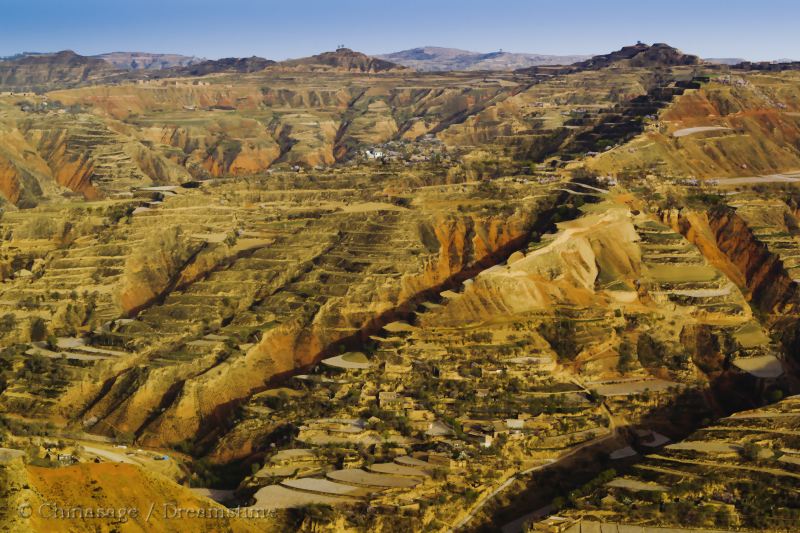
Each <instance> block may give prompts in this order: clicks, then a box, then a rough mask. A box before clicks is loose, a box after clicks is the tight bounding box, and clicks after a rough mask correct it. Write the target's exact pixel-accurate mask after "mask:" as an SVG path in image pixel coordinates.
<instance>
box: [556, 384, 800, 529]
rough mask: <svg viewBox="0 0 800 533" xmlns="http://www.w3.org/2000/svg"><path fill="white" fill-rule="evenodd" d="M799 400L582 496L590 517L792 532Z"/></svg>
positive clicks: (740, 418) (798, 476)
mask: <svg viewBox="0 0 800 533" xmlns="http://www.w3.org/2000/svg"><path fill="white" fill-rule="evenodd" d="M798 416H800V411H798V402H797V398H795V397H792V398H787V399H786V400H784V401H782V402H779V403H776V404H773V405H771V406H769V407H764V408H761V409H756V410H752V411H744V412H741V413H737V414H736V415H733V416H731V417H728V418H724V419H721V420H719V421H718V422H717V423H715V424H714V425H711V426H708V427H706V428H704V429H702V430H700V431H698V432H696V433H694V434H692V435H691V436H690V437H689V438H688V439H687V440H684V441H681V442H678V443H675V444H670V445H668V446H666V447H665V448H664V449H663V450H661V451H659V452H658V453H655V454H652V455H650V456H648V457H647V459H646V460H644V461H643V462H641V463H639V464H637V465H635V466H634V468H633V469H632V470H631V471H630V472H628V473H626V474H625V475H623V476H620V477H617V478H615V479H613V480H611V481H609V482H608V483H606V484H605V486H603V487H601V488H600V489H598V490H596V491H594V492H592V493H591V494H589V495H587V496H585V497H581V498H579V500H578V501H576V505H578V506H579V507H580V508H581V511H576V512H574V513H570V514H571V515H578V516H581V518H583V519H585V520H593V521H602V522H612V523H620V522H621V523H625V524H639V525H645V526H667V527H678V528H680V527H699V528H706V527H717V528H724V529H727V528H732V529H739V528H745V529H747V530H760V531H789V530H792V529H793V528H794V526H795V525H796V524H797V523H798V520H800V517H798V515H797V506H798V504H797V502H796V501H795V498H796V494H797V484H798V481H799V480H800V473H798V471H797V464H798V459H797V457H796V453H797V444H798V443H797V441H796V439H797V438H798V435H799V434H798V432H797V429H796V427H797V421H798Z"/></svg>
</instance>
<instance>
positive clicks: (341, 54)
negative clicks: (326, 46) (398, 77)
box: [277, 48, 406, 73]
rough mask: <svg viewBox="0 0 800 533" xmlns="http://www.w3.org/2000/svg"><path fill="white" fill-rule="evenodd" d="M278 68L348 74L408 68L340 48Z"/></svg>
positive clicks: (287, 63)
mask: <svg viewBox="0 0 800 533" xmlns="http://www.w3.org/2000/svg"><path fill="white" fill-rule="evenodd" d="M277 68H288V69H311V70H315V69H334V70H341V71H347V72H369V73H375V72H385V71H389V70H403V69H405V68H406V67H405V66H403V65H400V64H398V63H395V62H392V61H387V60H385V59H382V58H379V57H377V56H368V55H366V54H363V53H361V52H356V51H354V50H351V49H349V48H339V49H337V50H336V51H334V52H323V53H321V54H317V55H314V56H310V57H303V58H300V59H289V60H287V61H281V62H280V63H278V65H277Z"/></svg>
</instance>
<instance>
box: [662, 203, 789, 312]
mask: <svg viewBox="0 0 800 533" xmlns="http://www.w3.org/2000/svg"><path fill="white" fill-rule="evenodd" d="M662 218H664V220H665V222H667V223H669V224H670V225H671V226H672V227H673V228H674V229H675V230H676V231H679V232H680V233H682V234H683V235H685V236H686V238H687V239H689V240H690V241H692V242H694V243H695V244H697V246H698V247H699V248H700V249H701V250H703V253H704V255H706V257H709V258H710V259H711V260H712V261H714V260H716V261H717V263H718V264H720V265H723V266H724V269H725V270H726V271H727V272H730V275H731V279H733V280H734V281H737V282H738V283H744V287H746V288H747V289H748V291H749V293H750V297H751V299H752V301H753V303H754V304H756V305H757V306H758V308H759V309H761V310H762V311H764V312H766V313H778V314H786V313H792V312H796V311H797V310H798V309H800V288H799V287H798V284H797V283H796V282H794V281H793V280H792V279H791V277H790V276H789V275H788V274H787V272H786V270H785V268H784V266H783V263H782V262H781V260H780V258H779V257H778V256H777V255H775V254H773V253H771V252H770V251H769V249H768V248H767V246H766V245H765V244H764V243H762V242H760V241H759V240H758V239H757V238H756V237H755V236H754V235H753V233H752V230H751V229H750V228H749V227H748V225H747V223H746V222H745V221H744V220H742V218H741V217H739V216H738V215H737V214H736V212H735V211H733V210H731V209H722V208H720V209H713V210H711V211H709V212H705V213H692V212H687V213H682V212H678V211H668V212H665V213H663V215H662ZM710 237H713V240H712V239H710ZM731 266H732V267H734V268H735V269H736V271H731V268H730V267H731ZM721 268H722V267H721Z"/></svg>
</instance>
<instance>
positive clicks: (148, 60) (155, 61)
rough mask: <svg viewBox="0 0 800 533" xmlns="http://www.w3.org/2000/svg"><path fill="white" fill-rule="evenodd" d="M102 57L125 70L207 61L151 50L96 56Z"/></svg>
mask: <svg viewBox="0 0 800 533" xmlns="http://www.w3.org/2000/svg"><path fill="white" fill-rule="evenodd" d="M90 57H94V58H97V59H102V60H104V61H106V62H108V63H110V64H111V65H113V66H114V67H115V68H118V69H123V70H161V69H165V68H172V67H186V66H189V65H194V64H196V63H201V62H203V61H206V59H205V58H202V57H197V56H185V55H181V54H153V53H149V52H109V53H107V54H97V55H94V56H90Z"/></svg>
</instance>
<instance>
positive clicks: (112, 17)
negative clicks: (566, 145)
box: [0, 0, 800, 61]
mask: <svg viewBox="0 0 800 533" xmlns="http://www.w3.org/2000/svg"><path fill="white" fill-rule="evenodd" d="M3 4H4V6H3V12H2V13H3V17H2V19H1V20H0V56H10V55H14V54H16V53H20V52H55V51H59V50H66V49H69V50H74V51H75V52H77V53H80V54H83V55H96V54H100V53H107V52H118V51H123V52H152V53H175V54H183V55H189V56H192V55H193V56H200V57H206V58H209V59H216V58H220V57H248V56H252V55H257V56H262V57H266V58H269V59H275V60H283V59H287V58H295V57H303V56H308V55H312V54H315V53H319V52H322V51H326V50H333V49H334V48H335V47H336V46H337V45H339V44H344V45H345V46H347V47H348V48H352V49H354V50H358V51H361V52H365V53H368V54H372V55H377V54H385V53H391V52H397V51H401V50H407V49H410V48H417V47H421V46H440V47H446V48H460V49H464V50H470V51H477V52H491V51H497V50H499V49H503V50H504V51H509V52H518V53H536V54H548V55H578V54H580V55H593V54H599V53H606V52H608V51H611V50H615V49H619V48H620V47H622V46H624V45H629V44H633V43H635V42H636V41H644V42H647V43H653V42H666V43H668V44H670V45H672V46H675V47H677V48H680V49H681V50H683V51H684V52H687V53H691V54H696V55H699V56H701V57H713V58H723V57H741V58H745V59H750V60H756V61H757V60H777V59H783V58H794V59H800V40H795V41H791V40H787V39H786V36H787V35H792V34H793V32H794V28H793V25H794V22H795V21H796V20H798V19H800V5H798V4H796V3H793V2H788V1H785V0H765V1H764V2H760V3H759V4H758V5H757V6H753V4H752V2H745V1H743V0H732V1H729V2H725V3H724V4H722V5H718V6H714V5H708V3H697V2H689V1H685V0H675V1H673V2H672V3H671V4H670V6H671V7H670V9H665V8H664V7H663V6H654V5H643V4H642V3H640V2H633V1H631V0H610V1H609V2H606V3H604V4H603V5H599V4H597V3H593V2H588V1H585V0H572V1H567V2H561V3H559V4H553V3H552V2H543V1H528V2H523V1H520V0H510V1H509V2H506V3H505V4H503V7H502V10H498V9H493V8H492V6H487V5H486V3H485V2H481V1H478V0H461V1H458V2H455V1H451V0H444V1H441V2H437V3H436V4H435V5H431V3H430V2H423V1H421V0H408V1H406V2H404V3H403V4H402V8H401V9H398V8H397V5H396V4H393V5H391V6H385V5H382V4H380V3H376V2H368V1H365V0H342V1H341V2H338V3H336V4H333V3H331V2H323V1H322V0H309V1H308V2H306V3H304V4H302V5H300V4H286V3H285V2H274V1H265V2H258V3H254V2H248V1H246V0H229V1H228V2H226V3H225V4H224V5H222V8H223V10H221V7H220V4H219V3H215V2H212V1H210V0H199V1H194V2H189V1H188V0H173V1H171V2H163V1H162V2H155V1H154V0H141V1H138V2H128V1H123V2H118V3H117V4H114V5H111V6H109V5H108V4H107V3H105V2H100V1H98V0H85V1H81V2H77V3H75V2H73V3H70V4H66V3H62V2H58V1H56V0H32V1H28V2H23V1H21V0H6V1H4V2H3ZM688 14H691V16H688ZM743 36H744V37H746V38H743Z"/></svg>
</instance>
